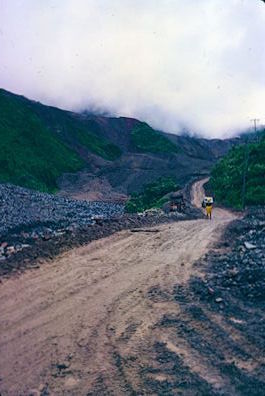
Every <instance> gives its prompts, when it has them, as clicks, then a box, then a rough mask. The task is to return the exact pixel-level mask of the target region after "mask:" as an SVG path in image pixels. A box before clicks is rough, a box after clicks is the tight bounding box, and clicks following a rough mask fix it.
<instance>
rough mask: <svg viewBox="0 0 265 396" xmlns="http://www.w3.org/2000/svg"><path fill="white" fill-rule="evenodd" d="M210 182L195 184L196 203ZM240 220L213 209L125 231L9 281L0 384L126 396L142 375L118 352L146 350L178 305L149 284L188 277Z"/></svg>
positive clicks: (2, 296)
mask: <svg viewBox="0 0 265 396" xmlns="http://www.w3.org/2000/svg"><path fill="white" fill-rule="evenodd" d="M204 182H205V180H204V181H199V182H197V183H195V184H194V186H193V189H192V197H193V202H194V204H196V205H198V206H199V205H200V203H201V198H202V194H203V187H202V186H203V183H204ZM233 219H234V215H233V214H232V213H230V212H228V211H225V210H222V209H215V210H214V212H213V220H212V221H210V220H206V219H202V220H192V221H183V222H176V223H173V224H168V225H161V226H159V227H158V229H159V230H158V231H157V232H149V233H147V232H139V233H132V232H130V231H122V232H119V233H117V234H115V235H112V236H110V237H108V238H105V239H101V240H98V241H94V242H92V243H90V244H88V245H87V246H84V247H80V248H76V249H73V250H72V251H70V252H67V253H64V254H62V255H61V256H59V257H58V258H56V259H55V260H54V261H53V262H47V263H44V264H42V265H41V267H40V268H39V269H37V270H36V269H35V270H28V271H27V272H25V273H24V274H21V275H19V276H17V277H16V276H14V277H12V278H10V279H7V280H4V281H3V282H2V283H1V284H0V307H1V308H0V310H1V315H0V376H1V381H0V393H1V394H2V395H3V396H5V395H11V396H13V395H14V396H17V395H29V394H30V391H31V393H33V394H35V395H38V394H41V391H42V390H44V391H43V393H42V394H43V395H44V394H45V393H44V392H45V389H48V390H49V392H50V393H49V394H51V395H78V396H79V395H87V394H102V395H103V394H113V395H123V394H127V392H126V389H127V388H126V384H127V382H128V381H129V382H130V383H133V384H134V387H135V388H136V389H137V387H139V386H140V385H139V378H138V377H137V374H136V373H135V372H134V371H133V369H132V370H131V371H130V370H129V371H128V372H127V373H123V374H121V370H120V369H119V367H120V365H119V362H117V359H118V357H119V356H129V355H132V354H136V355H139V354H140V353H141V351H142V349H143V348H144V347H145V345H146V344H145V343H143V340H146V339H147V338H148V337H149V338H150V337H152V326H153V325H154V324H155V323H156V322H157V320H159V319H160V318H161V317H162V316H163V314H164V313H165V311H166V310H167V309H169V306H170V303H167V305H165V304H163V303H162V302H161V303H159V302H157V303H152V302H151V301H150V299H149V298H148V293H150V290H152V288H156V287H159V288H161V289H163V288H167V289H170V288H172V287H173V286H174V285H175V284H176V283H179V284H184V283H185V282H187V281H188V280H189V278H190V276H191V275H192V274H195V273H197V272H198V271H199V269H198V268H196V267H194V266H193V263H194V262H195V261H196V260H197V259H199V258H200V257H201V256H202V255H203V254H205V253H206V252H207V250H208V249H209V248H210V247H211V245H212V244H213V243H214V242H215V241H216V240H217V239H218V238H219V236H220V234H221V232H222V230H223V228H224V226H225V225H227V224H228V223H229V222H230V221H232V220H233ZM153 231H154V230H153ZM125 378H127V380H125ZM128 378H129V380H128ZM126 381H127V382H126ZM100 384H101V385H100ZM100 386H102V387H103V388H102V389H101V390H100V391H98V393H95V392H94V393H93V390H94V389H96V388H97V389H98V387H99V389H100ZM33 391H34V392H35V393H34V392H33ZM89 392H90V393H89ZM104 392H106V393H104ZM128 394H129V393H128Z"/></svg>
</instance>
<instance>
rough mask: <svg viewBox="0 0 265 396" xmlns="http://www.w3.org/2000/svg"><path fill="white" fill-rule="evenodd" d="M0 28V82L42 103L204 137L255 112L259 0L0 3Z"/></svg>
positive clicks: (261, 57) (261, 52) (263, 27)
mask: <svg viewBox="0 0 265 396" xmlns="http://www.w3.org/2000/svg"><path fill="white" fill-rule="evenodd" d="M0 26H1V31H0V48H1V64H0V86H2V87H3V88H5V89H7V90H10V91H12V92H16V93H18V94H23V95H25V96H27V97H30V98H33V99H36V100H40V101H41V102H43V103H45V104H48V105H54V106H56V107H61V108H64V109H68V110H72V111H75V112H80V111H84V110H88V111H89V112H96V113H102V112H103V113H107V114H109V115H113V116H125V117H132V118H137V119H139V120H141V121H145V122H147V123H148V124H150V125H151V126H152V127H153V128H154V129H158V130H163V131H166V132H171V133H176V134H180V133H182V132H183V131H184V130H185V131H189V132H191V133H197V134H200V135H201V136H204V137H227V136H234V135H235V134H237V132H238V130H242V129H246V128H248V127H249V126H250V119H251V118H254V117H258V118H261V116H262V114H263V103H264V101H265V77H264V73H262V72H261V71H262V70H264V68H265V41H264V36H265V7H264V4H263V2H262V1H255V0H244V1H242V0H233V1H227V2H224V1H223V0H201V1H197V0H189V1H188V2H187V1H182V0H175V1H160V2H156V3H155V5H154V2H152V1H149V0H148V1H145V2H140V1H131V0H115V1H111V2H107V3H106V2H105V1H102V0H99V1H98V0H91V1H86V0H66V1H63V2H58V1H54V0H48V1H45V2H36V1H35V0H28V1H27V2H25V1H20V0H13V1H12V2H10V1H7V0H4V1H1V3H0Z"/></svg>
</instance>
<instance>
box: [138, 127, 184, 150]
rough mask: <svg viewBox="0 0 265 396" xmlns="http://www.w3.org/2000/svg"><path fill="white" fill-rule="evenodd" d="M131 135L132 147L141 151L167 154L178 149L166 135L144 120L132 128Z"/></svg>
mask: <svg viewBox="0 0 265 396" xmlns="http://www.w3.org/2000/svg"><path fill="white" fill-rule="evenodd" d="M131 137H132V142H133V145H134V147H135V148H136V149H138V150H139V151H142V152H149V153H167V154H168V153H177V152H178V151H179V148H178V147H177V146H176V145H175V144H174V143H172V142H171V141H170V140H169V139H168V138H167V137H165V136H163V135H162V134H161V133H159V132H157V131H155V130H154V129H153V128H151V127H150V126H149V125H147V124H146V123H144V122H143V123H141V124H140V125H137V126H136V127H135V128H134V129H133V130H132V134H131Z"/></svg>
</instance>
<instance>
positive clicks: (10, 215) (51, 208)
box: [0, 184, 124, 235]
mask: <svg viewBox="0 0 265 396" xmlns="http://www.w3.org/2000/svg"><path fill="white" fill-rule="evenodd" d="M123 212H124V205H120V204H115V203H105V202H87V201H77V200H71V199H67V198H64V197H59V196H56V195H51V194H45V193H39V192H34V191H31V190H28V189H25V188H22V187H16V186H13V185H10V184H7V185H5V184H0V216H1V223H0V235H3V234H6V233H7V232H8V231H9V230H11V229H13V228H15V227H16V228H17V227H20V226H25V225H29V226H31V225H33V224H34V223H56V224H57V223H60V224H61V225H62V226H64V227H69V226H70V225H71V226H72V227H74V226H82V225H87V224H93V217H95V216H101V217H102V218H103V219H109V218H113V217H119V216H121V215H122V214H123Z"/></svg>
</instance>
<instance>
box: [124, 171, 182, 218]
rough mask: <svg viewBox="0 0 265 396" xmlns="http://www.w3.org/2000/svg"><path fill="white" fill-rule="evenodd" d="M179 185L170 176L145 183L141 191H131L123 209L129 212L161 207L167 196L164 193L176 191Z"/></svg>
mask: <svg viewBox="0 0 265 396" xmlns="http://www.w3.org/2000/svg"><path fill="white" fill-rule="evenodd" d="M179 189H180V186H179V185H178V184H177V183H176V182H175V180H174V179H173V178H171V177H162V178H160V179H158V180H157V181H155V182H153V183H149V184H146V185H145V187H144V189H143V191H142V192H141V193H138V194H137V193H133V194H132V195H131V198H130V199H129V201H127V203H126V207H125V210H126V212H129V213H136V212H143V211H144V210H147V209H151V208H161V207H162V206H163V205H164V203H165V202H167V200H168V199H167V198H164V197H165V195H166V194H168V193H170V192H173V191H177V190H179Z"/></svg>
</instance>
